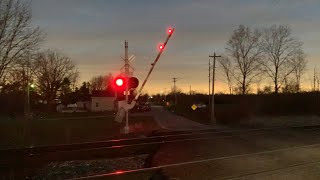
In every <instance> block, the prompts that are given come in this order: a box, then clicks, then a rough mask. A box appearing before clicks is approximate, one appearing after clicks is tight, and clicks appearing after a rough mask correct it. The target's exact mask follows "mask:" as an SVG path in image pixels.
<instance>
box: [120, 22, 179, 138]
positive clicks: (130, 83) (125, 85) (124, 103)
mask: <svg viewBox="0 0 320 180" xmlns="http://www.w3.org/2000/svg"><path fill="white" fill-rule="evenodd" d="M174 30H175V29H174V28H172V27H169V28H168V29H167V35H168V36H167V38H166V40H165V42H164V43H163V44H160V45H158V50H159V52H158V55H157V56H156V58H155V60H154V61H153V63H152V64H151V68H150V70H149V72H148V74H147V76H146V78H145V80H144V81H143V83H142V85H141V87H140V89H139V90H138V93H137V95H136V96H135V98H134V99H133V100H132V101H131V103H130V104H129V101H128V92H129V91H128V90H129V89H135V88H137V87H138V85H139V80H138V79H137V78H136V77H128V73H127V71H128V70H126V73H125V77H124V78H123V77H117V78H115V85H116V88H117V90H121V91H122V89H125V92H126V93H125V94H126V98H125V100H121V101H119V108H118V112H117V114H116V117H115V121H116V122H122V119H123V118H124V116H125V115H126V126H125V133H128V132H129V126H128V111H129V110H130V109H132V108H133V107H134V106H135V103H136V100H137V99H138V98H139V96H140V94H141V92H142V89H143V88H144V86H145V84H146V82H147V81H148V79H149V77H150V75H151V73H152V71H153V69H154V67H155V65H156V63H157V62H158V60H159V59H160V56H161V54H162V53H163V51H164V49H165V47H166V46H167V43H168V41H169V39H170V38H171V36H172V34H173V32H174ZM125 47H126V51H125V52H126V53H125V56H126V58H125V60H127V59H128V58H127V54H128V53H127V47H128V42H127V41H126V42H125ZM126 62H127V61H126ZM126 67H128V64H126ZM126 69H128V68H126ZM121 99H122V98H121Z"/></svg>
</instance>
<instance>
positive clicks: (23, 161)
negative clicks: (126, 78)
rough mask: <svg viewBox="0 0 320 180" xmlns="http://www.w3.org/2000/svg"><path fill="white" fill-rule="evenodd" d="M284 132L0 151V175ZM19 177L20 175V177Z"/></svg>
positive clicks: (167, 136) (195, 134)
mask: <svg viewBox="0 0 320 180" xmlns="http://www.w3.org/2000/svg"><path fill="white" fill-rule="evenodd" d="M294 128H296V129H301V130H317V129H319V128H320V126H310V127H309V126H308V127H294ZM282 129H287V128H281V127H277V128H263V129H249V130H233V131H228V130H227V131H216V130H203V131H190V132H176V133H173V132H165V133H159V134H158V135H153V136H150V137H143V138H128V139H115V140H107V141H99V142H86V143H77V144H62V145H53V146H39V147H30V148H22V149H5V150H0V169H2V172H3V171H6V170H7V171H13V172H16V171H19V172H20V171H22V170H23V169H24V168H25V167H28V168H29V169H32V168H38V167H41V166H43V165H44V164H48V163H50V162H59V161H71V160H91V159H103V158H116V157H126V156H133V155H139V154H151V153H153V152H155V151H156V150H157V149H158V147H159V146H160V145H162V144H166V143H177V142H184V141H201V140H213V139H216V138H229V137H234V136H239V135H246V134H248V135H253V134H263V133H270V132H272V131H279V130H280V131H281V130H282ZM20 174H21V173H20Z"/></svg>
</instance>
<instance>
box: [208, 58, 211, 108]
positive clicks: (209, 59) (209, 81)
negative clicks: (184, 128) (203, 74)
mask: <svg viewBox="0 0 320 180" xmlns="http://www.w3.org/2000/svg"><path fill="white" fill-rule="evenodd" d="M208 77H209V106H210V98H211V97H210V94H211V91H210V87H211V64H210V57H209V76H208Z"/></svg>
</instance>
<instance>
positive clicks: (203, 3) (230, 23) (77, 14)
mask: <svg viewBox="0 0 320 180" xmlns="http://www.w3.org/2000/svg"><path fill="white" fill-rule="evenodd" d="M319 9H320V1H317V0H300V1H298V0H269V1H256V0H244V1H238V0H233V1H231V0H223V1H222V0H221V1H216V0H175V1H170V0H163V1H149V0H140V1H133V0H126V1H124V0H90V1H89V0H56V1H52V0H33V1H32V11H33V18H34V21H33V22H34V24H37V25H39V26H41V27H42V28H43V29H44V31H45V32H46V33H47V38H46V42H45V46H46V47H48V48H55V49H60V50H62V51H63V52H64V53H66V54H68V55H69V56H70V57H71V58H72V59H73V60H74V61H75V63H76V64H77V65H78V67H79V71H80V73H81V74H80V75H81V80H83V81H84V80H89V79H90V78H91V76H94V75H100V74H107V73H116V72H117V71H118V69H119V68H120V67H121V66H122V63H123V61H122V60H121V56H123V53H124V49H123V41H124V40H128V41H129V51H130V53H131V54H135V56H136V59H135V61H134V63H133V66H134V67H135V69H136V72H135V74H136V75H137V76H138V77H140V78H144V76H145V74H146V70H148V68H149V65H150V62H151V60H153V57H154V56H155V55H156V51H157V49H156V48H157V44H158V43H159V42H161V41H163V40H164V38H165V36H166V34H165V30H166V27H168V26H174V27H175V28H176V32H175V34H174V36H173V38H172V40H171V41H170V42H169V45H168V48H167V49H166V52H165V53H164V55H163V57H162V59H161V60H160V62H159V64H158V66H157V67H156V69H155V73H154V74H152V78H151V79H150V82H148V84H147V90H148V92H160V91H161V90H163V88H167V89H170V86H171V84H172V83H171V78H172V77H174V76H176V77H180V78H182V79H181V81H180V82H179V81H178V83H177V85H178V86H180V87H182V88H185V89H186V90H187V89H188V87H189V84H192V85H193V89H194V90H198V91H202V92H207V76H208V75H207V69H208V67H207V63H208V55H209V53H213V51H216V52H217V53H223V52H224V48H225V43H226V41H227V39H228V37H229V36H230V34H231V33H232V31H233V29H234V28H235V27H237V26H238V25H239V24H245V25H249V26H255V27H260V26H266V25H271V24H289V25H290V26H291V27H292V29H293V34H294V35H295V36H296V37H298V38H299V39H300V40H302V41H303V42H304V49H305V51H306V53H307V54H308V60H309V62H310V63H309V66H310V67H311V68H312V67H313V66H314V65H315V64H317V63H318V61H317V59H318V58H319V57H320V53H319V51H318V48H319V44H320V36H319V35H320V32H319V29H320V11H319ZM306 78H308V76H306ZM183 79H185V80H183ZM217 80H218V81H219V82H218V85H220V87H218V91H219V88H220V90H223V88H224V84H223V82H220V81H221V80H222V78H218V79H217Z"/></svg>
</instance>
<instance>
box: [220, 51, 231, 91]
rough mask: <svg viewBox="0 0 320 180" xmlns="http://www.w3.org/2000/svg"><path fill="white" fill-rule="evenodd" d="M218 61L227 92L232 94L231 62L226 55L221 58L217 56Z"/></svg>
mask: <svg viewBox="0 0 320 180" xmlns="http://www.w3.org/2000/svg"><path fill="white" fill-rule="evenodd" d="M218 62H219V64H220V67H221V68H220V69H221V70H222V73H223V75H224V77H225V78H226V80H227V83H228V88H229V93H230V94H232V86H233V76H232V72H233V67H232V63H231V61H230V59H229V58H228V57H227V56H222V57H221V58H218Z"/></svg>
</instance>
